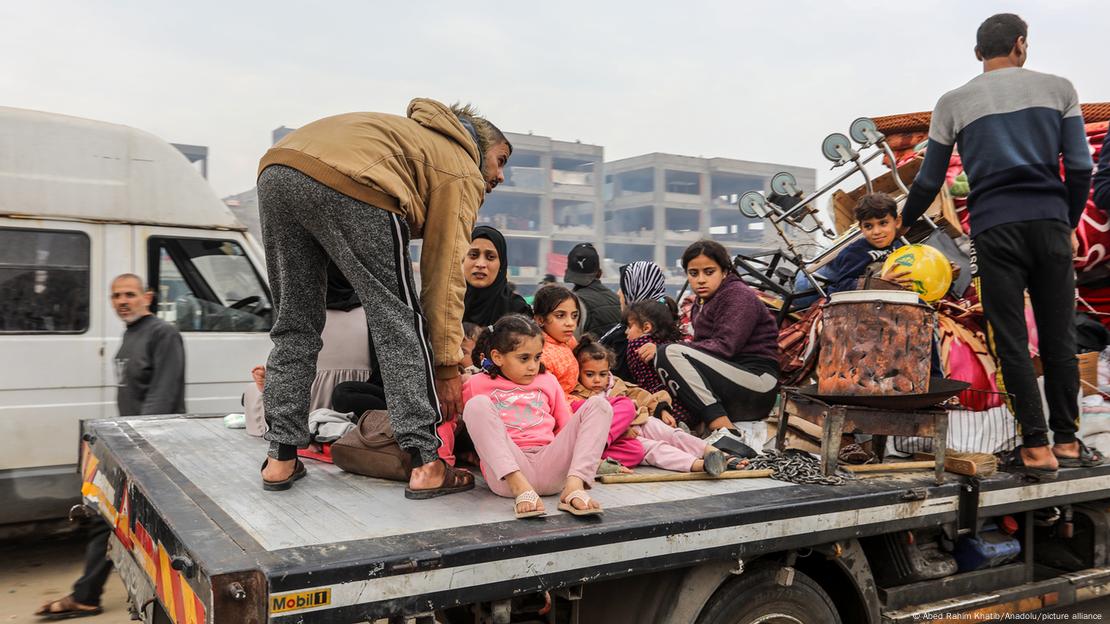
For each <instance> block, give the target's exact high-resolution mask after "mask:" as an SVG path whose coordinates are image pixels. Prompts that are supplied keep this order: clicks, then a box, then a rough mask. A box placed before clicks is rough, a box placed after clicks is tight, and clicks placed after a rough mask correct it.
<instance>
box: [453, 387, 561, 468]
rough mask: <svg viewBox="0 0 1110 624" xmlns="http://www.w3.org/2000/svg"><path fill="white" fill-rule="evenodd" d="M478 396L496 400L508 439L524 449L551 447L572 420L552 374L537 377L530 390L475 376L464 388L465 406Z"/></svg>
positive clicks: (495, 404)
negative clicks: (556, 436)
mask: <svg viewBox="0 0 1110 624" xmlns="http://www.w3.org/2000/svg"><path fill="white" fill-rule="evenodd" d="M479 395H484V396H488V397H489V398H490V399H491V400H493V405H494V407H496V408H497V412H498V413H499V414H500V415H501V420H502V421H504V423H505V430H506V431H508V432H509V437H510V438H512V440H513V442H515V443H516V445H517V446H518V447H520V448H522V449H524V448H529V447H534V446H547V445H548V444H551V442H552V441H553V440H554V439H555V434H556V432H558V431H559V430H560V429H562V428H563V425H565V424H566V422H567V421H568V420H570V417H571V413H570V406H569V404H568V403H567V399H566V397H565V396H564V395H563V389H562V388H561V387H560V386H559V380H558V379H556V378H555V376H554V375H552V374H551V373H541V374H540V375H537V376H536V378H535V379H533V380H532V383H530V384H528V385H527V386H521V385H520V384H518V383H515V382H512V381H509V380H508V379H506V378H504V377H500V376H499V377H498V378H497V379H493V378H491V377H490V376H489V375H486V374H484V373H483V374H478V375H474V376H473V377H471V378H470V380H469V381H467V382H466V383H465V384H464V385H463V402H464V403H466V402H467V401H470V399H472V398H474V397H476V396H479Z"/></svg>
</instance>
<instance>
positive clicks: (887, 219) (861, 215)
mask: <svg viewBox="0 0 1110 624" xmlns="http://www.w3.org/2000/svg"><path fill="white" fill-rule="evenodd" d="M855 212H856V223H857V224H858V225H859V230H860V233H861V234H862V236H860V238H859V239H857V240H856V241H854V242H852V243H851V244H849V245H848V246H847V247H845V248H844V249H842V250H840V253H838V254H837V255H836V258H835V259H833V261H832V262H831V263H829V268H828V270H827V271H826V275H827V277H828V279H829V285H828V288H827V289H826V290H827V291H828V292H829V293H830V294H831V293H837V292H843V291H846V290H855V289H856V288H858V287H859V281H860V279H861V278H863V277H868V276H872V275H873V276H875V277H878V278H879V279H882V280H885V281H888V282H891V283H893V284H897V285H898V286H902V287H908V286H910V281H909V278H908V277H907V275H909V271H908V270H907V269H906V268H905V267H902V266H896V267H891V269H890V270H889V271H887V272H886V273H885V274H882V275H879V271H880V270H881V269H882V266H883V262H884V261H885V260H886V258H887V256H889V255H890V254H891V253H893V252H894V249H895V243H897V242H898V230H899V229H900V228H901V227H902V219H901V217H899V216H898V204H897V203H895V201H894V199H892V198H891V197H890V195H887V194H886V193H868V194H867V195H864V196H863V197H861V198H859V201H858V202H856V211H855Z"/></svg>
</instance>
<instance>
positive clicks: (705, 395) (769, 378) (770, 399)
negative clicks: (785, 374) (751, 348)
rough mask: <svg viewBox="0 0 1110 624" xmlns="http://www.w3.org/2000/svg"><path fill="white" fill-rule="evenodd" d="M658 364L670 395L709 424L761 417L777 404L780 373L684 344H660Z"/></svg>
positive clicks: (759, 418) (657, 366)
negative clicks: (730, 360) (750, 365)
mask: <svg viewBox="0 0 1110 624" xmlns="http://www.w3.org/2000/svg"><path fill="white" fill-rule="evenodd" d="M655 367H656V369H657V370H658V371H659V376H660V377H661V378H662V380H663V383H664V384H665V385H666V386H667V391H668V392H669V393H670V394H671V396H673V397H675V398H676V399H678V401H679V402H680V403H682V405H684V406H685V407H687V408H688V409H689V410H690V412H691V413H693V414H696V415H697V416H698V418H699V419H700V420H701V421H702V422H704V423H706V424H709V423H710V422H712V421H714V420H716V419H717V418H720V417H721V416H727V417H728V419H729V420H730V421H732V422H740V421H753V420H762V419H764V418H766V417H767V415H768V414H769V413H770V411H771V408H772V407H774V405H775V398H776V397H777V396H778V393H777V392H776V391H777V390H778V387H779V379H778V375H776V374H773V373H772V372H770V371H765V370H757V369H755V368H745V367H742V366H738V365H736V364H734V363H732V362H726V361H725V360H722V359H721V358H719V357H717V356H715V355H710V354H708V353H703V352H701V351H698V350H697V349H695V348H693V347H691V346H688V345H685V344H682V343H672V344H668V345H664V346H660V347H659V349H658V351H657V352H656V354H655Z"/></svg>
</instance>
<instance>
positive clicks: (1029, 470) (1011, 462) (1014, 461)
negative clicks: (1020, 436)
mask: <svg viewBox="0 0 1110 624" xmlns="http://www.w3.org/2000/svg"><path fill="white" fill-rule="evenodd" d="M1022 448H1024V447H1022V446H1018V447H1017V448H1015V449H1014V450H1013V451H1011V452H1010V455H1009V456H1008V457H1007V458H1006V460H1005V461H1004V462H1003V463H1002V466H1001V467H1000V469H1001V470H1003V471H1005V472H1012V473H1014V474H1020V475H1024V476H1026V477H1028V478H1030V479H1033V480H1034V481H1055V480H1056V477H1058V476H1059V471H1058V470H1054V469H1052V468H1037V467H1036V466H1026V465H1025V460H1023V459H1022V458H1021V449H1022Z"/></svg>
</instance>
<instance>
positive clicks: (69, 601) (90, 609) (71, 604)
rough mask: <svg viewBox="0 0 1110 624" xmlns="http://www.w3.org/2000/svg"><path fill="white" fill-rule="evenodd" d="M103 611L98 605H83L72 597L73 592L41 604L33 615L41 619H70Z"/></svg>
mask: <svg viewBox="0 0 1110 624" xmlns="http://www.w3.org/2000/svg"><path fill="white" fill-rule="evenodd" d="M55 605H57V607H58V608H57V609H55V608H54V607H55ZM103 612H104V609H101V608H100V606H99V605H95V606H94V605H83V604H81V603H79V602H77V601H76V600H75V599H74V598H73V594H70V595H68V596H66V597H65V598H59V599H58V600H51V601H50V602H48V603H46V604H44V605H42V607H40V608H39V610H38V611H35V615H36V616H38V617H39V618H41V619H43V620H70V619H73V618H79V617H91V616H94V615H100V614H101V613H103Z"/></svg>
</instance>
